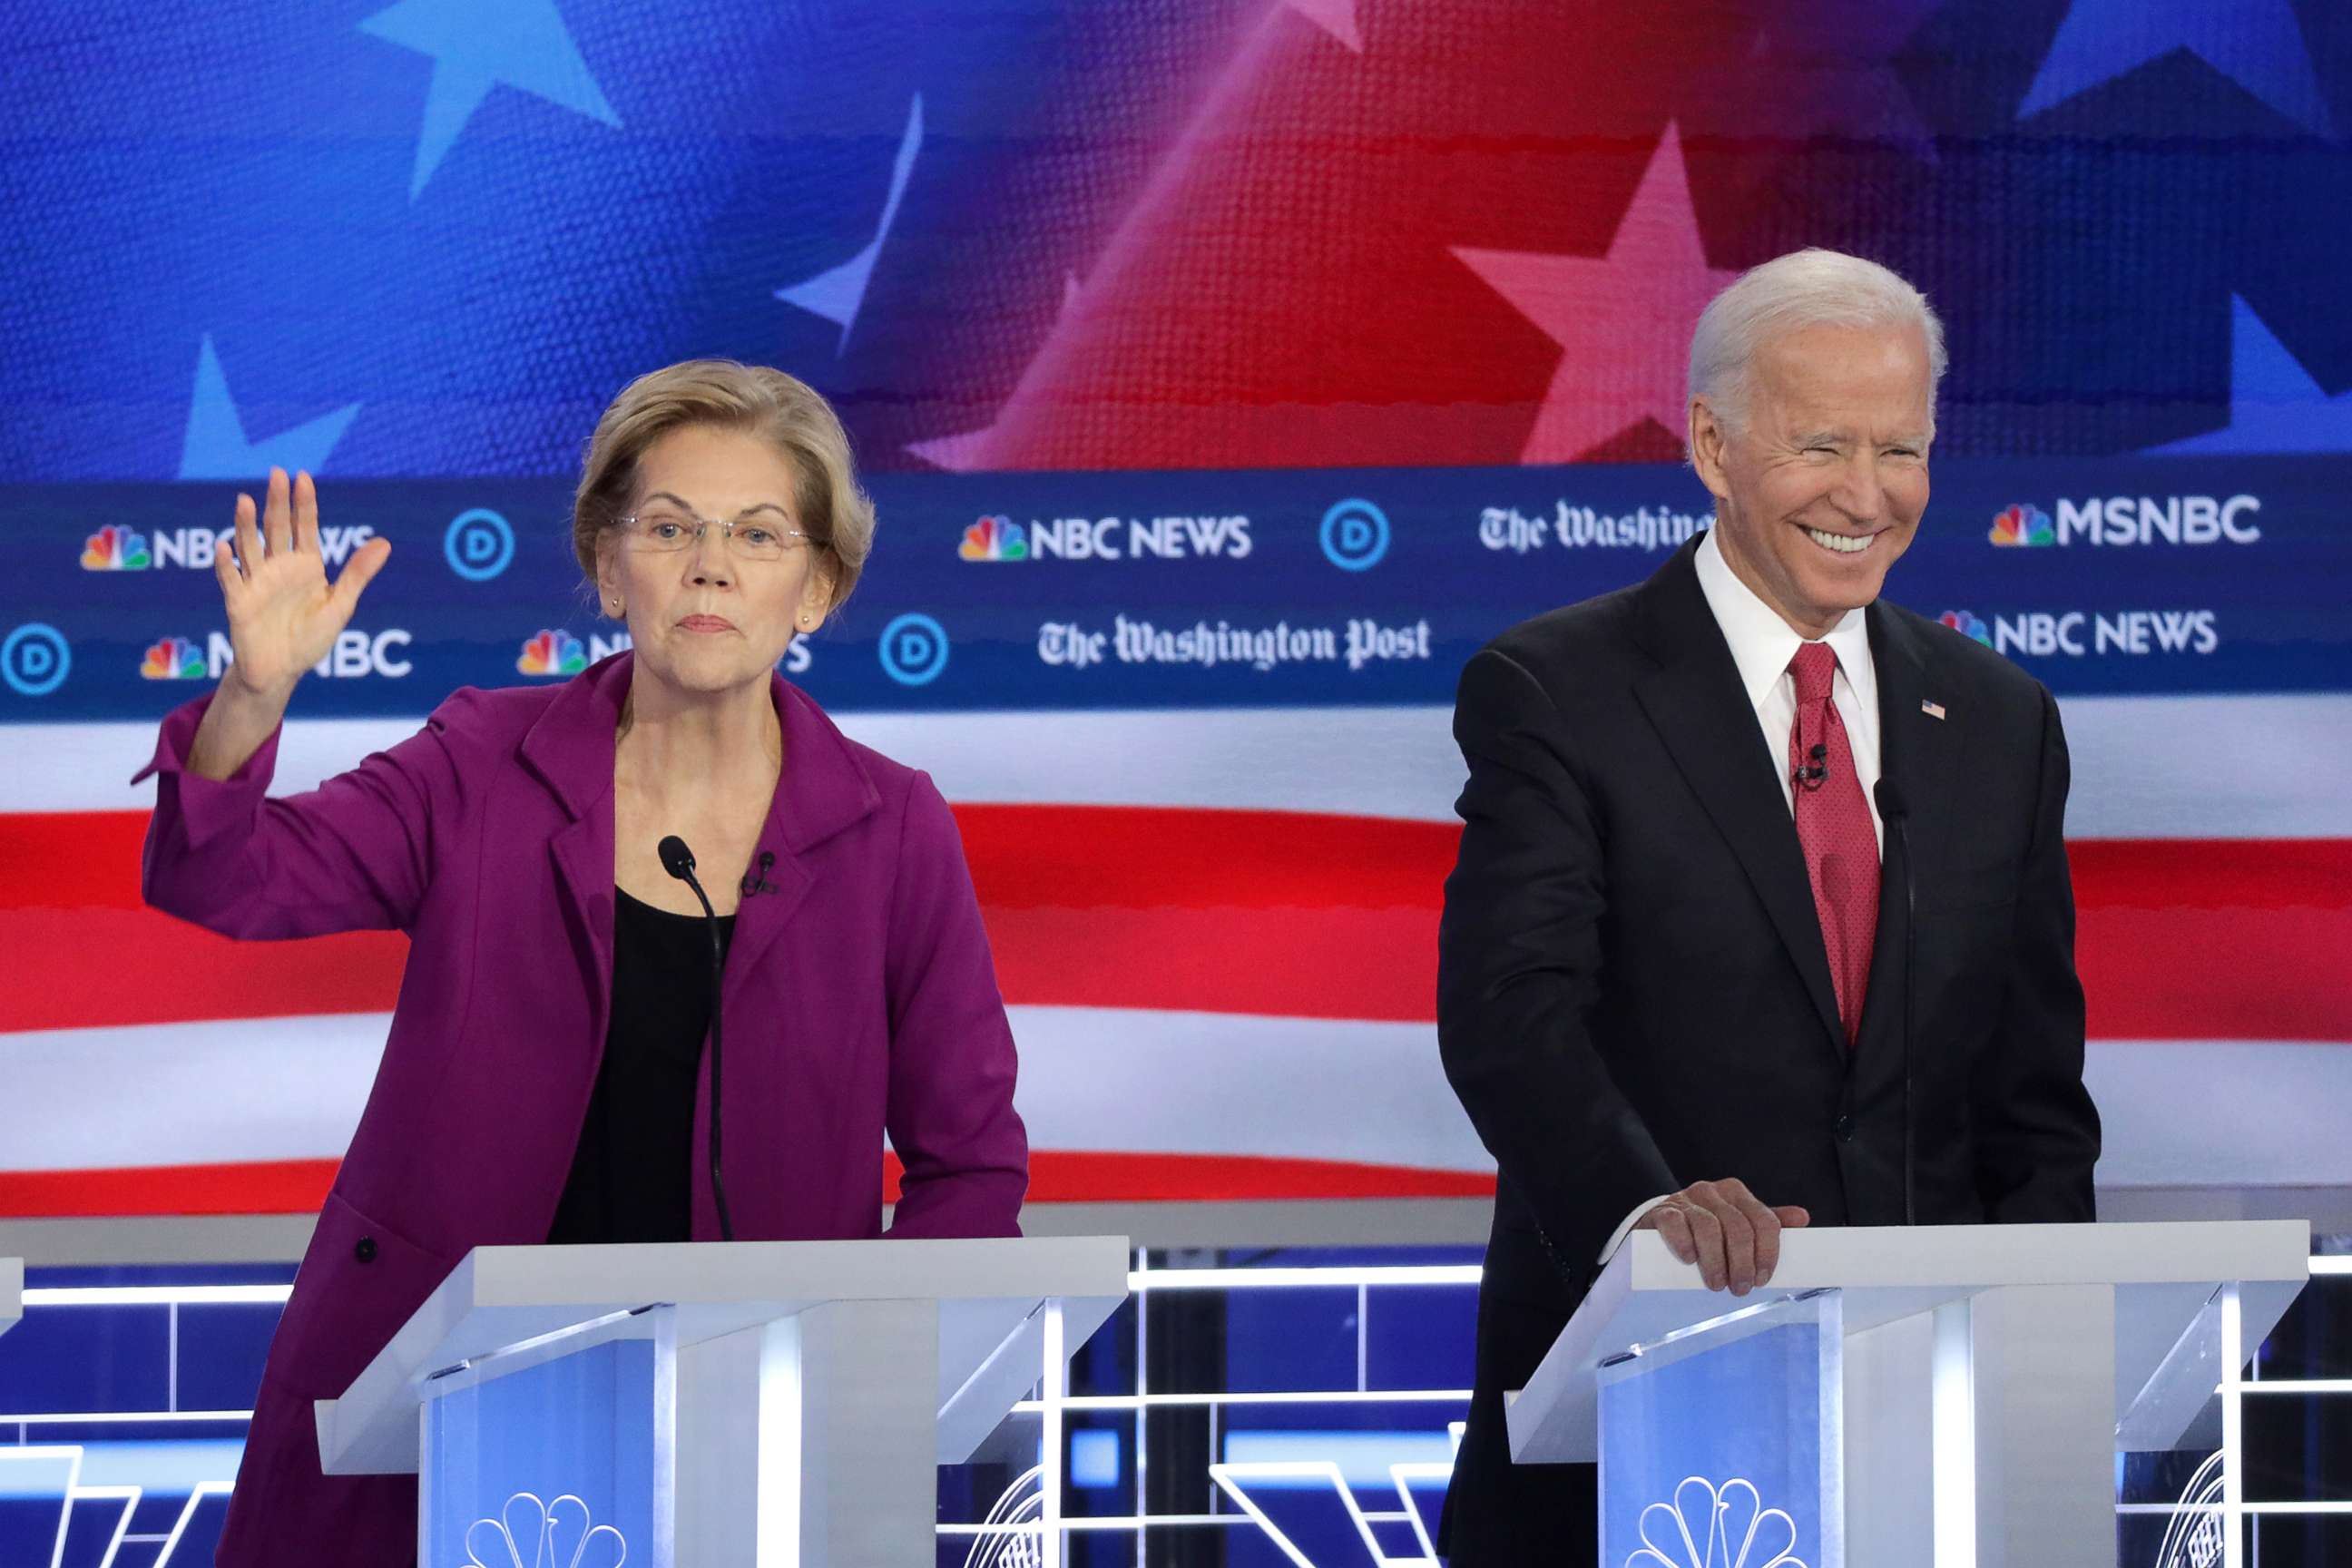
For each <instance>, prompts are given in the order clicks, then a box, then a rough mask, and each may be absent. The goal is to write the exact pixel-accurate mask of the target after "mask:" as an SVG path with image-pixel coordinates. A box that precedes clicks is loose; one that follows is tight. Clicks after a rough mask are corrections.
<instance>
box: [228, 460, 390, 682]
mask: <svg viewBox="0 0 2352 1568" xmlns="http://www.w3.org/2000/svg"><path fill="white" fill-rule="evenodd" d="M289 491H290V493H289ZM391 554H392V542H391V541H390V540H388V539H371V540H369V541H368V542H366V543H365V544H362V545H361V546H360V547H359V548H358V549H357V550H355V551H353V552H352V557H351V559H350V560H349V561H347V562H345V563H343V569H342V570H341V572H340V573H338V574H336V576H335V580H334V582H333V583H332V584H330V583H329V582H328V581H327V563H326V560H325V558H324V557H322V556H321V555H320V553H319V489H318V486H317V485H315V484H314V483H312V482H311V479H310V475H309V474H308V473H298V474H296V475H295V476H294V479H293V482H292V484H291V485H290V486H289V484H288V482H287V479H286V470H285V469H283V468H272V469H270V470H269V501H268V507H267V508H266V509H265V510H263V512H262V514H261V522H260V526H259V527H258V528H256V526H255V524H254V516H253V498H252V497H251V496H248V495H243V494H240V495H239V496H238V497H237V498H236V554H235V555H233V556H232V555H231V554H230V553H229V552H227V551H226V550H223V551H219V552H215V554H214V556H213V573H214V574H215V576H217V577H218V578H219V579H220V585H221V598H222V600H223V601H224V602H225V603H226V605H227V607H228V640H229V647H230V648H231V649H232V650H233V651H234V652H235V654H236V662H235V663H234V664H233V665H232V666H230V668H229V672H228V674H227V675H226V676H224V677H223V678H222V679H224V680H225V681H226V680H234V681H236V683H237V684H238V685H239V686H242V687H244V688H245V689H247V691H249V692H252V693H253V694H255V695H257V696H270V697H276V698H278V700H281V701H282V700H284V698H285V695H286V694H287V693H288V692H290V691H291V690H293V689H294V683H295V682H296V681H298V680H299V679H302V672H303V671H304V670H306V669H308V668H310V667H311V666H312V665H314V664H317V663H318V662H319V661H320V659H322V658H326V657H327V654H328V652H329V650H331V648H332V647H334V646H335V638H336V637H337V636H338V635H339V634H341V631H342V629H343V628H344V627H345V626H349V625H350V624H351V619H352V611H353V610H354V609H356V608H357V607H358V606H359V602H360V595H361V593H362V591H363V590H365V589H366V587H367V585H368V584H369V583H370V582H372V581H373V580H374V577H375V574H377V573H378V572H380V571H382V570H383V563H384V561H385V560H386V559H387V558H388V557H389V556H390V555H391Z"/></svg>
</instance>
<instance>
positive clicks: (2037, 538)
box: [1988, 501, 2058, 546]
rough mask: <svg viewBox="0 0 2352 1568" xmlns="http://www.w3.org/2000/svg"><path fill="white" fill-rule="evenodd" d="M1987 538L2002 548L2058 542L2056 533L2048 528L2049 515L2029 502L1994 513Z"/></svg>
mask: <svg viewBox="0 0 2352 1568" xmlns="http://www.w3.org/2000/svg"><path fill="white" fill-rule="evenodd" d="M1988 537H1990V539H1991V540H1992V542H1994V543H1995V544H1999V545H2002V546H2013V545H2029V546H2038V545H2043V544H2055V543H2057V542H2058V534H2057V531H2056V530H2054V529H2053V528H2052V527H2051V526H2050V514H2049V513H2048V512H2046V511H2043V510H2042V509H2041V508H2040V507H2038V506H2035V505H2033V504H2032V503H2031V502H2029V501H2019V502H2018V503H2016V504H2015V505H2014V506H2005V507H2003V508H2001V509H2000V511H1998V512H1996V513H1994V514H1993V520H1992V532H1991V533H1990V535H1989V536H1988Z"/></svg>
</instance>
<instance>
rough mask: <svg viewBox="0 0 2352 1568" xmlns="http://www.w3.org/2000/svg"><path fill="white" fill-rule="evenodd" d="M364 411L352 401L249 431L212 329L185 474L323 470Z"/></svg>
mask: <svg viewBox="0 0 2352 1568" xmlns="http://www.w3.org/2000/svg"><path fill="white" fill-rule="evenodd" d="M359 411H360V405H358V404H356V403H346V404H344V405H342V406H341V408H338V409H336V410H335V411H334V412H333V413H331V414H321V415H320V416H318V417H317V418H316V419H310V420H305V421H304V422H303V423H301V424H299V425H297V426H292V427H291V428H289V429H285V430H280V431H279V432H278V434H277V435H275V436H271V437H268V438H266V439H264V440H260V441H248V440H247V439H246V437H245V421H244V420H243V419H242V418H240V417H239V416H238V415H237V412H236V400H235V399H234V398H232V397H230V396H229V391H228V376H227V374H226V372H224V371H223V370H222V369H221V363H220V356H219V355H218V354H217V353H214V352H213V338H212V334H211V333H210V332H206V333H205V338H204V343H203V346H202V347H201V348H200V349H198V351H197V353H196V390H195V395H194V397H192V398H191V399H190V400H189V403H188V429H187V434H186V436H185V437H184V438H183V439H182V441H181V444H180V478H182V479H252V478H253V477H254V476H255V475H257V474H261V473H266V472H268V470H269V469H271V468H284V469H286V470H287V471H288V472H289V473H291V472H292V471H294V470H295V469H297V468H308V469H309V470H310V472H312V473H314V474H315V473H317V472H318V471H319V470H320V468H324V467H325V466H326V462H327V455H328V454H329V453H330V452H332V451H333V450H334V449H335V443H336V442H338V441H340V440H341V439H342V438H343V432H344V431H345V430H347V429H349V428H350V427H351V423H352V416H353V415H355V414H357V413H358V412H359Z"/></svg>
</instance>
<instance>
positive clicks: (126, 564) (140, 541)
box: [81, 523, 154, 572]
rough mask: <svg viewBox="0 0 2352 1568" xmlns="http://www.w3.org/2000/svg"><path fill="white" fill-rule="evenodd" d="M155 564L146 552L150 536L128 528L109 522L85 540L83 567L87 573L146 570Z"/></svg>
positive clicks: (82, 549) (82, 554)
mask: <svg viewBox="0 0 2352 1568" xmlns="http://www.w3.org/2000/svg"><path fill="white" fill-rule="evenodd" d="M152 564H154V562H153V559H152V557H151V556H150V555H149V554H148V553H147V536H146V535H145V534H143V533H140V532H137V531H134V530H131V529H128V528H117V527H115V526H114V524H112V523H108V524H107V525H106V526H105V527H104V528H101V529H100V530H99V531H97V532H96V533H93V534H91V535H90V536H89V538H88V539H86V540H84V541H82V546H81V569H82V570H83V571H85V572H144V571H145V570H147V568H148V567H149V566H151V565H152Z"/></svg>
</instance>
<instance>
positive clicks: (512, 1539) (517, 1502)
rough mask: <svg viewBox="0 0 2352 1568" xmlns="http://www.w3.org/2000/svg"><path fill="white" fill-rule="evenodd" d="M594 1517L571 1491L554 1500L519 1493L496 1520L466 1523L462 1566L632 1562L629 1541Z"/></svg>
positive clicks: (579, 1566)
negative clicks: (542, 1500) (592, 1519)
mask: <svg viewBox="0 0 2352 1568" xmlns="http://www.w3.org/2000/svg"><path fill="white" fill-rule="evenodd" d="M567 1505H568V1506H567ZM591 1518H592V1516H591V1514H590V1513H589V1510H588V1505H587V1504H586V1503H585V1502H583V1501H582V1500H580V1499H578V1498H576V1497H573V1496H572V1494H571V1493H569V1492H566V1493H564V1494H563V1495H562V1497H559V1498H557V1499H556V1500H554V1501H553V1502H541V1501H540V1500H539V1499H538V1498H537V1497H536V1496H535V1495H533V1494H532V1493H530V1492H517V1493H515V1495H514V1496H512V1497H510V1498H509V1499H507V1503H506V1507H504V1508H502V1509H500V1510H499V1517H498V1518H496V1519H478V1520H476V1521H474V1522H473V1523H471V1524H469V1525H467V1527H466V1561H465V1562H464V1563H462V1564H460V1565H459V1568H621V1564H622V1563H625V1562H627V1561H628V1560H629V1543H628V1542H625V1541H624V1540H622V1539H621V1532H620V1531H617V1530H614V1528H613V1527H612V1526H611V1525H609V1524H592V1523H591V1522H590V1520H591Z"/></svg>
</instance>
